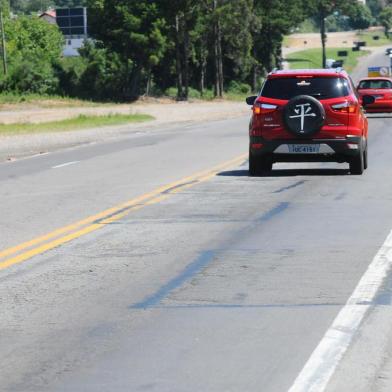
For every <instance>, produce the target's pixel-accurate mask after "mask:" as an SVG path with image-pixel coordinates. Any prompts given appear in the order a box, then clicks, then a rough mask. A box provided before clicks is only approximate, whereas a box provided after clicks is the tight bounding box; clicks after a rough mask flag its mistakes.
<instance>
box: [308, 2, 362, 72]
mask: <svg viewBox="0 0 392 392" xmlns="http://www.w3.org/2000/svg"><path fill="white" fill-rule="evenodd" d="M359 7H363V6H362V5H361V4H360V3H358V1H357V0H313V10H314V14H315V15H316V16H317V18H318V19H319V21H320V36H321V46H322V57H323V68H325V67H326V51H325V47H326V42H327V34H326V28H325V20H326V18H327V17H328V16H329V15H332V14H333V13H334V12H339V13H340V14H342V15H347V16H349V17H355V16H356V15H358V13H359V14H361V12H362V14H363V12H365V11H361V9H360V8H359Z"/></svg>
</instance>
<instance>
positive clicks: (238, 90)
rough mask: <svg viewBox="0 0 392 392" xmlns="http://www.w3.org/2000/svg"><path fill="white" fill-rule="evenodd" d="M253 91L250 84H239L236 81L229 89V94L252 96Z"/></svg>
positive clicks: (233, 81)
mask: <svg viewBox="0 0 392 392" xmlns="http://www.w3.org/2000/svg"><path fill="white" fill-rule="evenodd" d="M251 91H252V88H251V87H250V86H249V84H246V83H241V82H237V81H235V80H232V81H231V82H230V83H229V86H228V88H227V92H228V93H234V94H250V92H251Z"/></svg>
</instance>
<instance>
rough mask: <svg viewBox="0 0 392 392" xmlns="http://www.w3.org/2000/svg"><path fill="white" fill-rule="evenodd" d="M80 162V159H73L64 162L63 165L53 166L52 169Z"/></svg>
mask: <svg viewBox="0 0 392 392" xmlns="http://www.w3.org/2000/svg"><path fill="white" fill-rule="evenodd" d="M79 162H80V161H72V162H67V163H62V164H61V165H57V166H52V169H59V168H60V167H65V166H71V165H75V164H77V163H79Z"/></svg>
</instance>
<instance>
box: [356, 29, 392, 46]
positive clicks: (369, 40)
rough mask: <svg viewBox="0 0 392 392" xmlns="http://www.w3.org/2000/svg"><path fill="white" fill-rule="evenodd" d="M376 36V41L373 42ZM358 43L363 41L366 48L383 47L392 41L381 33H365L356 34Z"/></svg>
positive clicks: (391, 43)
mask: <svg viewBox="0 0 392 392" xmlns="http://www.w3.org/2000/svg"><path fill="white" fill-rule="evenodd" d="M375 36H378V37H379V38H378V40H375V39H374V38H373V37H375ZM358 41H365V42H366V46H384V45H389V44H390V45H391V46H392V40H391V39H389V38H387V37H386V36H385V34H384V32H383V31H373V32H369V31H365V32H360V33H358Z"/></svg>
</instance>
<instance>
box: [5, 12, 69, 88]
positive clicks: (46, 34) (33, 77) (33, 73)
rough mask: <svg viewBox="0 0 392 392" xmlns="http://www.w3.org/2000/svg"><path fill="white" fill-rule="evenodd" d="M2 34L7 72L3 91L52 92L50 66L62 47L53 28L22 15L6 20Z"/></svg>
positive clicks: (54, 85) (53, 81) (54, 81)
mask: <svg viewBox="0 0 392 392" xmlns="http://www.w3.org/2000/svg"><path fill="white" fill-rule="evenodd" d="M5 32H6V36H7V52H8V54H9V59H10V61H9V69H10V72H9V75H8V76H7V77H6V78H5V79H3V81H2V83H1V84H2V87H3V89H6V90H13V91H19V92H36V93H54V92H56V91H57V87H58V80H57V78H56V75H55V72H54V64H55V63H56V62H57V61H59V59H60V56H61V53H62V47H63V44H64V39H63V36H62V34H61V33H60V31H59V29H58V28H57V26H54V25H51V24H49V23H47V22H45V21H43V20H41V19H39V18H37V17H27V16H22V17H18V18H16V19H8V20H6V23H5Z"/></svg>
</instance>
